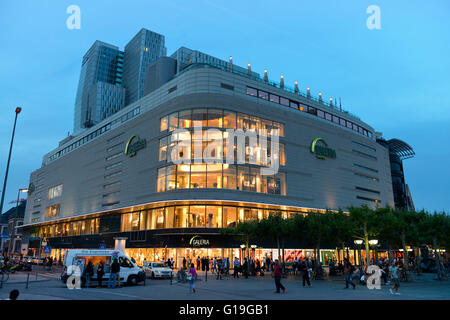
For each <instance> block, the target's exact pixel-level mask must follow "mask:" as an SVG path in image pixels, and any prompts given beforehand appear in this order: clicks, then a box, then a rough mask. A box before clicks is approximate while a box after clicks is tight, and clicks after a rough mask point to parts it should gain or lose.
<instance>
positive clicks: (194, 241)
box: [189, 235, 209, 247]
mask: <svg viewBox="0 0 450 320" xmlns="http://www.w3.org/2000/svg"><path fill="white" fill-rule="evenodd" d="M189 244H190V245H191V246H193V247H204V246H209V240H208V239H203V238H202V237H200V236H199V235H196V236H193V237H192V238H191V240H190V241H189Z"/></svg>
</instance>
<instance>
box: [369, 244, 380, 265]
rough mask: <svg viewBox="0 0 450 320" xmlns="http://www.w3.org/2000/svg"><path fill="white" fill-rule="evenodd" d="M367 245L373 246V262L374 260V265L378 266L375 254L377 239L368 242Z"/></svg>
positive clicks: (376, 254)
mask: <svg viewBox="0 0 450 320" xmlns="http://www.w3.org/2000/svg"><path fill="white" fill-rule="evenodd" d="M369 245H371V246H373V248H374V250H375V252H374V257H373V260H374V264H375V265H378V253H377V245H378V240H377V239H372V240H369Z"/></svg>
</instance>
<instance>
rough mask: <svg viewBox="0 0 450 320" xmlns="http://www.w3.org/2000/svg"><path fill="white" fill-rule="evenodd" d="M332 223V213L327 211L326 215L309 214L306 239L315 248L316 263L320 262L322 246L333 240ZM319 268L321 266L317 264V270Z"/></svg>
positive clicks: (306, 222) (318, 213) (306, 221)
mask: <svg viewBox="0 0 450 320" xmlns="http://www.w3.org/2000/svg"><path fill="white" fill-rule="evenodd" d="M332 223H333V218H332V213H331V212H330V211H326V212H325V213H320V212H309V213H308V215H307V216H306V218H305V227H306V238H307V239H308V240H309V241H310V242H311V243H312V244H313V246H314V256H315V259H316V262H318V261H320V257H319V253H320V247H321V244H322V243H324V242H325V243H327V242H330V240H332V236H331V231H332V228H331V225H332ZM318 267H319V264H318V263H316V264H315V268H316V269H317V268H318Z"/></svg>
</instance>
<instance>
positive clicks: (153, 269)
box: [142, 262, 174, 279]
mask: <svg viewBox="0 0 450 320" xmlns="http://www.w3.org/2000/svg"><path fill="white" fill-rule="evenodd" d="M142 269H143V270H144V272H145V275H146V277H147V278H152V279H156V278H170V277H172V276H173V275H174V273H173V270H172V269H170V268H169V267H168V266H166V265H165V264H164V263H162V262H148V263H146V264H145V265H144V266H143V267H142Z"/></svg>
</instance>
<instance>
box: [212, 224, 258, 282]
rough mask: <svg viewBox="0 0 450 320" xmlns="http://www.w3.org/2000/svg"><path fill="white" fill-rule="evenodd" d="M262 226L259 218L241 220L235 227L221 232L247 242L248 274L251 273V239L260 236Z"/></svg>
mask: <svg viewBox="0 0 450 320" xmlns="http://www.w3.org/2000/svg"><path fill="white" fill-rule="evenodd" d="M260 230H261V229H260V226H259V221H258V220H251V221H245V222H244V221H242V222H239V223H238V224H237V225H236V227H234V228H226V229H222V230H221V233H222V234H225V235H234V236H235V237H237V238H239V239H240V240H241V241H244V242H245V247H246V248H247V274H249V273H250V257H249V244H250V240H251V239H256V238H258V237H259V236H260V233H261V231H260Z"/></svg>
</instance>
